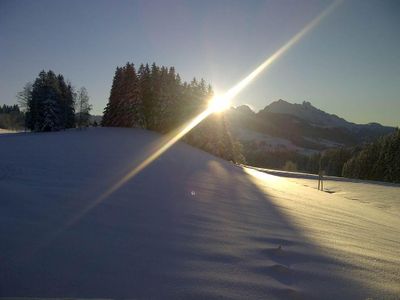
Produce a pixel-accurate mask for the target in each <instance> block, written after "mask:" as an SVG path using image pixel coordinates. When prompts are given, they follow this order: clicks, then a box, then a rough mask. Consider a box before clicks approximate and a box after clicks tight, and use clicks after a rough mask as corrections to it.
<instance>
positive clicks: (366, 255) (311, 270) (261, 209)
mask: <svg viewBox="0 0 400 300" xmlns="http://www.w3.org/2000/svg"><path fill="white" fill-rule="evenodd" d="M159 140H160V136H159V135H157V134H154V133H150V132H147V131H142V130H135V129H117V128H96V129H89V130H82V131H67V132H59V133H43V134H28V133H27V134H8V135H2V136H1V137H0V157H1V160H0V296H2V297H64V298H65V297H73V298H131V299H132V298H135V299H176V298H178V299H179V298H180V299H213V298H215V299H220V298H230V299H275V298H278V299H320V298H323V299H367V298H372V299H398V298H399V295H400V254H399V251H400V250H399V249H400V218H399V217H400V213H399V210H398V207H399V201H400V199H399V193H398V192H396V191H399V187H397V186H381V187H380V189H381V190H380V192H379V193H377V194H376V196H374V202H373V203H374V204H373V205H371V202H369V203H367V202H366V201H362V200H363V199H364V200H371V197H370V196H369V192H367V193H365V192H363V190H364V189H365V188H367V187H368V188H369V186H370V183H362V182H358V183H351V184H353V190H354V189H355V188H356V187H357V186H358V190H359V194H358V195H359V196H358V197H359V198H357V201H355V200H350V199H349V198H351V197H350V196H348V195H347V196H346V193H344V194H342V193H341V192H340V191H346V192H348V191H347V190H348V189H347V188H343V185H341V188H340V191H339V190H336V192H335V193H325V192H320V191H317V190H316V189H315V188H313V187H309V186H305V185H306V183H305V181H303V182H300V180H310V179H301V178H290V179H289V178H283V177H278V176H274V175H271V174H266V173H263V172H259V171H257V170H254V169H249V168H241V167H238V166H234V165H231V164H229V163H227V162H225V161H222V160H220V159H217V158H215V157H213V156H211V155H209V154H207V153H204V152H202V151H200V150H197V149H194V148H192V147H190V146H187V145H185V144H182V143H178V144H177V145H175V146H174V147H173V148H171V149H170V150H169V151H168V152H167V153H165V155H163V156H162V157H161V158H159V159H158V160H156V161H155V162H154V163H153V164H151V165H150V166H148V167H147V168H146V169H144V170H143V171H142V172H141V173H139V174H138V175H137V176H135V177H134V178H132V179H131V180H129V181H128V182H127V183H126V184H125V185H123V186H122V187H121V188H120V189H118V190H117V191H116V192H114V193H113V194H111V195H110V196H109V197H107V198H106V199H105V200H104V201H98V200H99V199H102V198H101V196H102V195H103V194H104V192H106V191H108V190H109V189H110V188H111V187H113V186H114V185H115V184H116V183H117V182H119V180H120V179H121V177H123V176H124V175H125V174H126V173H127V172H129V170H131V169H132V168H133V167H134V166H136V165H137V164H138V162H140V161H142V160H143V158H144V154H146V153H149V150H150V149H154V147H155V146H156V145H157V143H158V141H159ZM296 180H297V182H296ZM341 184H342V183H341ZM393 189H394V190H393ZM363 197H365V198H363ZM354 198H356V197H354ZM376 203H381V204H382V205H381V206H379V205H376ZM388 203H391V205H387V204H388Z"/></svg>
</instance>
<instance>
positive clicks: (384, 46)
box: [0, 0, 400, 126]
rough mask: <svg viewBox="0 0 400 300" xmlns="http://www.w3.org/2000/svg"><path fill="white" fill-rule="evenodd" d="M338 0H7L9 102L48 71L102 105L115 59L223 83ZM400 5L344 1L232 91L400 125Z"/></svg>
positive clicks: (3, 83) (243, 98)
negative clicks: (249, 81)
mask: <svg viewBox="0 0 400 300" xmlns="http://www.w3.org/2000/svg"><path fill="white" fill-rule="evenodd" d="M332 2H333V1H311V0H310V1H249V2H240V1H217V2H214V1H204V2H201V3H197V2H191V1H168V2H167V1H152V2H146V1H118V2H110V1H96V2H95V1H84V2H83V1H58V2H53V1H48V0H39V1H30V2H29V1H5V0H0V41H1V43H2V48H1V49H0V68H1V70H2V71H1V73H0V103H1V104H13V103H16V102H17V100H16V97H15V95H16V94H17V92H19V91H20V90H21V89H22V87H23V86H24V84H25V83H26V82H28V81H33V80H34V79H35V78H36V76H37V75H38V73H39V72H40V71H41V70H42V69H45V70H49V69H51V70H54V71H55V72H56V73H61V74H63V75H64V76H65V77H66V78H67V79H69V80H70V81H71V82H72V84H73V85H74V86H76V87H77V88H78V87H81V86H85V87H86V88H87V89H88V92H89V96H90V98H91V103H92V104H93V107H94V110H93V114H102V111H103V108H104V107H105V105H106V103H107V100H108V97H109V92H110V88H111V82H112V78H113V75H114V71H115V68H116V67H117V66H121V65H124V64H125V63H126V62H128V61H130V62H133V63H135V64H136V65H138V64H140V63H146V62H148V63H152V62H153V61H154V62H156V63H157V64H159V65H167V66H174V67H175V68H176V70H177V72H178V73H179V74H180V75H181V77H182V79H183V80H186V81H190V80H191V79H192V78H193V77H194V76H195V77H197V78H201V77H202V78H204V79H205V80H206V81H207V82H210V83H211V84H212V85H213V87H214V89H215V90H216V91H217V92H218V91H221V92H222V91H224V90H226V89H228V88H229V87H231V86H232V85H233V84H235V83H237V81H238V80H240V79H242V78H243V77H244V76H246V75H247V74H248V73H249V72H250V71H251V70H252V69H253V68H255V67H257V65H258V64H260V63H261V62H262V61H263V60H264V59H265V58H267V57H268V56H270V55H272V54H273V53H274V52H275V51H276V50H277V49H278V48H279V47H281V46H282V45H283V44H284V43H285V42H287V41H288V40H289V39H290V38H291V37H292V36H293V35H295V34H296V33H297V32H299V31H300V30H301V29H302V28H304V26H305V25H306V24H307V23H308V22H310V21H311V20H312V19H313V18H315V17H316V16H317V15H318V14H320V13H321V11H323V10H324V9H325V8H326V7H328V6H329V5H330V4H331V3H332ZM399 8H400V4H399V3H398V2H397V1H372V0H371V1H344V2H343V3H341V4H340V5H339V6H338V7H337V8H336V9H335V10H334V11H333V12H332V13H331V14H329V15H328V16H327V17H326V18H324V19H323V20H322V21H321V23H319V24H318V26H316V28H314V29H313V30H312V31H311V32H309V33H308V34H307V35H306V36H305V37H304V38H303V39H302V40H301V41H300V42H299V43H298V44H296V45H294V46H293V47H292V48H291V49H290V50H289V51H288V52H287V53H286V54H285V55H283V56H282V57H281V58H279V59H278V60H277V61H276V62H274V63H273V64H272V65H271V67H270V68H269V69H268V70H266V71H265V72H264V73H262V74H261V75H260V76H259V77H258V78H257V79H256V80H255V81H254V83H252V84H251V85H250V86H249V87H248V88H246V89H245V90H244V91H243V92H242V93H241V94H239V95H238V96H237V97H236V98H235V99H234V102H233V104H234V105H235V106H238V105H242V104H246V105H249V106H250V107H252V109H254V110H256V111H258V110H259V109H261V108H263V107H265V106H266V105H268V104H269V103H271V102H273V101H276V100H278V99H283V100H285V101H288V102H291V103H302V102H303V101H309V102H311V103H312V104H313V105H314V106H315V107H317V108H319V109H322V110H324V111H326V112H327V113H330V114H336V115H338V116H339V117H342V118H344V119H346V120H347V121H351V122H355V123H370V122H379V123H381V124H383V125H390V126H399V125H400V124H399V118H398V114H399V112H400V101H399V95H400V87H399V85H398V82H400V39H399V38H398V28H400V26H399V25H400V12H399V11H400V10H399Z"/></svg>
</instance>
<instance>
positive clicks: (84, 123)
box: [76, 87, 92, 128]
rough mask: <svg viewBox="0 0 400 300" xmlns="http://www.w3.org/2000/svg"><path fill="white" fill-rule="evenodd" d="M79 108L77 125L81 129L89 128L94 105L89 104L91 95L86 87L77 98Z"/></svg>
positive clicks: (81, 89)
mask: <svg viewBox="0 0 400 300" xmlns="http://www.w3.org/2000/svg"><path fill="white" fill-rule="evenodd" d="M76 106H77V111H78V113H77V125H78V127H79V128H82V127H88V126H89V118H90V111H91V110H92V105H90V104H89V95H88V93H87V90H86V88H85V87H81V88H80V89H79V91H78V93H77V97H76Z"/></svg>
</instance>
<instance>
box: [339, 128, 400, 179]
mask: <svg viewBox="0 0 400 300" xmlns="http://www.w3.org/2000/svg"><path fill="white" fill-rule="evenodd" d="M342 175H343V176H345V177H350V178H359V179H368V180H381V181H388V182H396V183H400V129H399V128H397V130H396V131H395V132H393V133H391V134H388V135H385V136H383V137H381V138H379V139H378V140H376V141H374V142H372V143H370V144H368V145H366V146H365V147H363V148H362V149H361V150H360V151H359V152H358V153H357V154H356V155H354V156H353V157H352V158H351V159H349V160H348V161H347V162H346V163H345V164H344V165H343V170H342Z"/></svg>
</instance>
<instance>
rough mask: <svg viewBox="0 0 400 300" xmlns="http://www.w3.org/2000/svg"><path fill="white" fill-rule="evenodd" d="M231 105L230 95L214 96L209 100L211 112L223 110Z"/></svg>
mask: <svg viewBox="0 0 400 300" xmlns="http://www.w3.org/2000/svg"><path fill="white" fill-rule="evenodd" d="M230 106H231V101H230V100H229V98H228V97H226V96H225V97H224V96H214V97H212V98H211V99H210V101H209V102H208V110H209V111H210V112H211V113H214V112H217V113H218V112H222V111H224V110H226V109H228V108H229V107H230Z"/></svg>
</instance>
